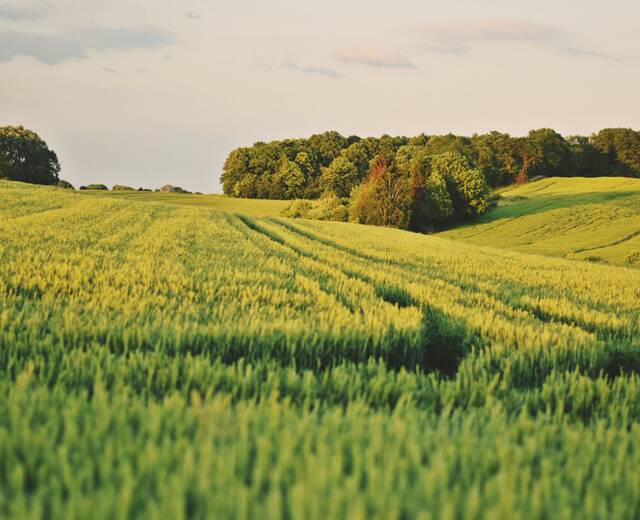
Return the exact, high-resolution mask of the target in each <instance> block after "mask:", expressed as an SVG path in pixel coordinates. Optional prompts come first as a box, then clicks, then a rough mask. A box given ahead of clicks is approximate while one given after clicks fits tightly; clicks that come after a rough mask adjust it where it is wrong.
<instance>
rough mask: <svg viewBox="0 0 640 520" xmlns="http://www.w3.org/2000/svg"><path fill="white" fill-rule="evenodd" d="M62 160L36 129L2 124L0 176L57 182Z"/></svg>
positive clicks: (32, 181)
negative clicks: (59, 159) (34, 130)
mask: <svg viewBox="0 0 640 520" xmlns="http://www.w3.org/2000/svg"><path fill="white" fill-rule="evenodd" d="M59 173H60V163H59V162H58V157H57V156H56V154H55V152H54V151H53V150H50V149H49V147H48V146H47V143H45V142H44V141H43V140H42V139H41V138H40V137H39V136H38V134H36V133H35V132H32V131H31V130H27V129H26V128H24V127H22V126H4V127H0V179H9V180H13V181H21V182H29V183H33V184H56V183H57V182H58V180H59V177H58V174H59Z"/></svg>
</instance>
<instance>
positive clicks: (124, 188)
mask: <svg viewBox="0 0 640 520" xmlns="http://www.w3.org/2000/svg"><path fill="white" fill-rule="evenodd" d="M111 189H112V190H113V191H135V189H134V188H132V187H131V186H124V185H122V184H116V185H115V186H114V187H113V188H111Z"/></svg>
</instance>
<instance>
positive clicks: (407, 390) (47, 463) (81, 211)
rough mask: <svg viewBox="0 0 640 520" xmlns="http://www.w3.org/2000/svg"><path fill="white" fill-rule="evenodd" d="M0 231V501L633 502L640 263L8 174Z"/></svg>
mask: <svg viewBox="0 0 640 520" xmlns="http://www.w3.org/2000/svg"><path fill="white" fill-rule="evenodd" d="M537 186H541V185H540V184H538V185H537ZM535 187H536V185H535V184H532V185H530V186H527V187H526V189H528V190H530V192H529V193H530V195H531V196H532V197H533V194H534V193H536V191H535V189H533V188H535ZM626 190H627V188H624V191H626ZM620 191H623V190H622V188H621V189H620ZM623 200H625V199H624V197H618V198H617V199H616V198H615V197H614V198H613V202H614V203H615V202H616V201H617V202H622V201H623ZM565 203H566V204H567V205H568V204H569V202H568V200H566V201H565ZM507 208H508V207H505V208H504V209H503V208H500V210H497V211H504V210H505V209H507ZM559 209H560V208H559ZM621 211H622V210H621ZM505 218H506V217H505ZM0 236H2V240H1V241H0V265H2V269H0V447H1V457H0V516H4V517H10V518H26V517H41V516H47V517H56V518H72V517H81V518H86V517H91V518H95V519H98V518H114V517H129V518H140V517H158V516H166V517H171V518H180V517H190V518H202V517H216V518H228V517H238V518H283V517H284V518H292V519H298V518H305V519H307V518H310V519H314V518H318V519H320V518H349V519H351V518H362V519H364V518H397V519H399V518H417V517H424V518H480V517H486V518H498V519H500V518H503V519H512V518H551V517H553V518H556V517H557V518H591V517H594V518H595V517H599V518H637V517H638V515H639V513H640V473H639V472H638V467H639V466H640V377H639V376H638V372H640V339H639V338H640V334H639V333H640V330H639V329H638V328H639V326H640V325H639V324H640V270H636V269H629V268H626V267H618V266H611V265H599V264H595V263H587V262H573V261H569V260H566V259H561V258H549V257H543V256H536V255H529V254H524V253H521V252H517V251H509V250H499V249H492V248H487V247H478V246H476V245H473V244H465V243H463V242H456V241H451V240H444V239H442V238H439V237H434V236H427V235H419V234H415V233H409V232H404V231H398V230H393V229H387V228H380V227H367V226H360V225H355V224H347V223H332V222H317V221H303V220H300V221H297V220H296V221H294V220H288V219H283V218H277V217H252V216H246V215H236V214H232V213H222V212H219V211H214V210H212V209H210V208H207V207H193V206H181V205H175V204H163V203H162V202H157V203H154V204H141V203H134V202H133V201H131V200H127V199H126V198H123V197H116V196H102V197H94V196H90V195H83V194H76V193H71V192H67V191H63V190H56V189H51V188H43V187H37V186H26V185H20V184H12V183H0Z"/></svg>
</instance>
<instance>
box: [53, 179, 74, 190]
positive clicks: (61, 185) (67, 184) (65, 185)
mask: <svg viewBox="0 0 640 520" xmlns="http://www.w3.org/2000/svg"><path fill="white" fill-rule="evenodd" d="M56 186H57V187H58V188H63V189H65V190H73V189H74V187H73V184H71V183H70V182H68V181H63V180H62V179H60V180H59V181H58V182H57V183H56Z"/></svg>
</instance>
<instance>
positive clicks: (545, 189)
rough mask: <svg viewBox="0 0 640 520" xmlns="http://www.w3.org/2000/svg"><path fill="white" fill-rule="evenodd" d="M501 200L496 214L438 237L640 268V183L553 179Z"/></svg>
mask: <svg viewBox="0 0 640 520" xmlns="http://www.w3.org/2000/svg"><path fill="white" fill-rule="evenodd" d="M501 195H502V199H501V200H500V202H499V204H498V207H497V208H496V209H493V210H491V211H489V212H488V213H487V214H485V215H484V216H483V217H481V218H480V219H479V220H478V221H476V222H474V223H472V224H469V225H466V226H461V227H458V228H455V229H452V230H449V231H445V232H443V233H440V236H442V237H445V238H452V239H456V240H461V241H464V242H469V243H472V244H479V245H488V246H492V247H500V248H508V249H513V250H515V251H522V252H527V253H536V254H543V255H553V256H563V257H566V258H576V259H580V260H591V261H603V262H610V263H614V264H624V263H627V264H632V265H634V264H635V265H640V179H628V178H622V177H600V178H594V179H586V178H575V177H574V178H549V179H543V180H538V181H535V182H531V183H529V184H525V185H523V186H519V187H515V188H511V189H508V190H506V191H503V192H502V193H501Z"/></svg>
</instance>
